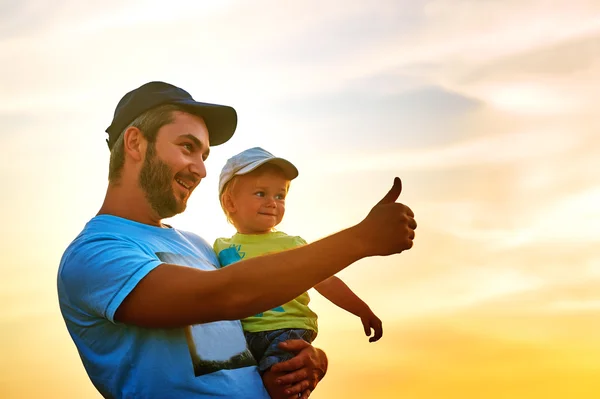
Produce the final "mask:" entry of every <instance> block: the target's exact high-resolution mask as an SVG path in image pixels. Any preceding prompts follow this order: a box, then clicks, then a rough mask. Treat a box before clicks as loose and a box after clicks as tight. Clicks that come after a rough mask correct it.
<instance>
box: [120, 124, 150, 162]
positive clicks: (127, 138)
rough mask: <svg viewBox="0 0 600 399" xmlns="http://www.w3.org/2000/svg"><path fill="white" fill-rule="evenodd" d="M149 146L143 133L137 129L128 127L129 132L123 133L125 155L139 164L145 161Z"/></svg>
mask: <svg viewBox="0 0 600 399" xmlns="http://www.w3.org/2000/svg"><path fill="white" fill-rule="evenodd" d="M147 145H148V141H146V138H145V137H144V135H143V134H142V131H141V130H140V129H138V128H137V127H133V126H131V127H128V128H127V130H125V132H123V147H124V150H125V154H126V155H127V156H129V157H131V158H132V159H134V160H135V161H138V162H139V161H142V160H143V159H144V155H145V154H146V147H147Z"/></svg>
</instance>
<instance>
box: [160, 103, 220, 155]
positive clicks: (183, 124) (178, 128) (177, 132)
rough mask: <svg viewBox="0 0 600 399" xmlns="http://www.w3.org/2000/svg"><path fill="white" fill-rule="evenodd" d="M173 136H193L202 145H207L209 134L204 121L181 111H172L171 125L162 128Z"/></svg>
mask: <svg viewBox="0 0 600 399" xmlns="http://www.w3.org/2000/svg"><path fill="white" fill-rule="evenodd" d="M164 127H165V128H166V130H168V131H169V133H170V134H171V135H173V136H176V137H180V136H188V138H190V137H189V136H193V137H195V138H196V139H197V140H199V141H200V142H201V143H202V144H203V145H205V146H207V147H208V145H209V132H208V128H207V127H206V123H205V122H204V119H203V118H202V117H200V116H197V115H194V114H190V113H187V112H183V111H174V112H173V120H172V121H171V123H169V124H167V125H165V126H164Z"/></svg>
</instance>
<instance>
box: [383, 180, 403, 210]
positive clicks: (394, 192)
mask: <svg viewBox="0 0 600 399" xmlns="http://www.w3.org/2000/svg"><path fill="white" fill-rule="evenodd" d="M401 192H402V181H401V180H400V178H399V177H395V178H394V185H393V186H392V188H391V189H390V191H388V193H387V194H386V195H385V197H383V198H382V199H381V201H379V204H391V203H393V202H396V200H397V199H398V197H399V196H400V193H401Z"/></svg>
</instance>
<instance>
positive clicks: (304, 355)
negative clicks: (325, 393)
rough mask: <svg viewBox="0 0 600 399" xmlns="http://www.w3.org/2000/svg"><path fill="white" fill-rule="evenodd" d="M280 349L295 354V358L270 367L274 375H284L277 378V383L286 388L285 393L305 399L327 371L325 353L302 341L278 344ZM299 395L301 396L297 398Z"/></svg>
mask: <svg viewBox="0 0 600 399" xmlns="http://www.w3.org/2000/svg"><path fill="white" fill-rule="evenodd" d="M279 347H280V348H281V349H284V350H287V351H290V352H293V353H296V356H295V357H294V358H292V359H290V360H287V361H285V362H281V363H277V364H276V365H274V366H273V367H271V371H273V372H275V373H279V372H285V373H286V374H285V375H283V376H281V377H278V378H277V381H276V382H277V383H278V384H280V385H283V386H286V385H290V386H289V387H288V388H286V390H285V393H286V394H289V395H292V396H293V397H299V398H302V399H307V398H308V397H309V396H310V394H311V393H312V391H314V389H315V387H316V386H317V384H318V383H319V381H321V379H322V378H323V376H324V375H325V372H326V371H327V356H326V355H325V352H323V351H322V350H320V349H317V348H315V347H313V346H312V345H311V344H309V343H308V342H306V341H304V340H302V339H291V340H288V341H285V342H282V343H280V344H279ZM298 394H301V396H297V395H298Z"/></svg>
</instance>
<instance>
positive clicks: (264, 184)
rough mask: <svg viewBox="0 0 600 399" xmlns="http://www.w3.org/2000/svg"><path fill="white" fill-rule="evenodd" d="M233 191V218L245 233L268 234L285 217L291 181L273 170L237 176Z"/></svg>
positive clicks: (240, 230) (241, 231)
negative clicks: (286, 198)
mask: <svg viewBox="0 0 600 399" xmlns="http://www.w3.org/2000/svg"><path fill="white" fill-rule="evenodd" d="M236 178H237V179H238V181H237V182H236V184H235V186H234V187H233V189H232V192H231V200H232V204H231V209H230V210H229V216H230V218H231V220H232V222H233V224H234V226H235V227H236V229H237V231H238V232H239V233H242V234H266V233H269V232H270V231H272V229H273V227H275V226H277V225H278V224H279V223H280V222H281V220H282V219H283V215H284V214H285V196H286V194H287V189H288V187H289V183H290V182H289V180H287V179H286V178H285V176H284V174H283V173H282V172H281V171H279V170H277V169H272V168H267V169H264V170H260V169H259V170H258V171H254V172H251V173H248V174H246V175H241V176H237V177H236Z"/></svg>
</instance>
